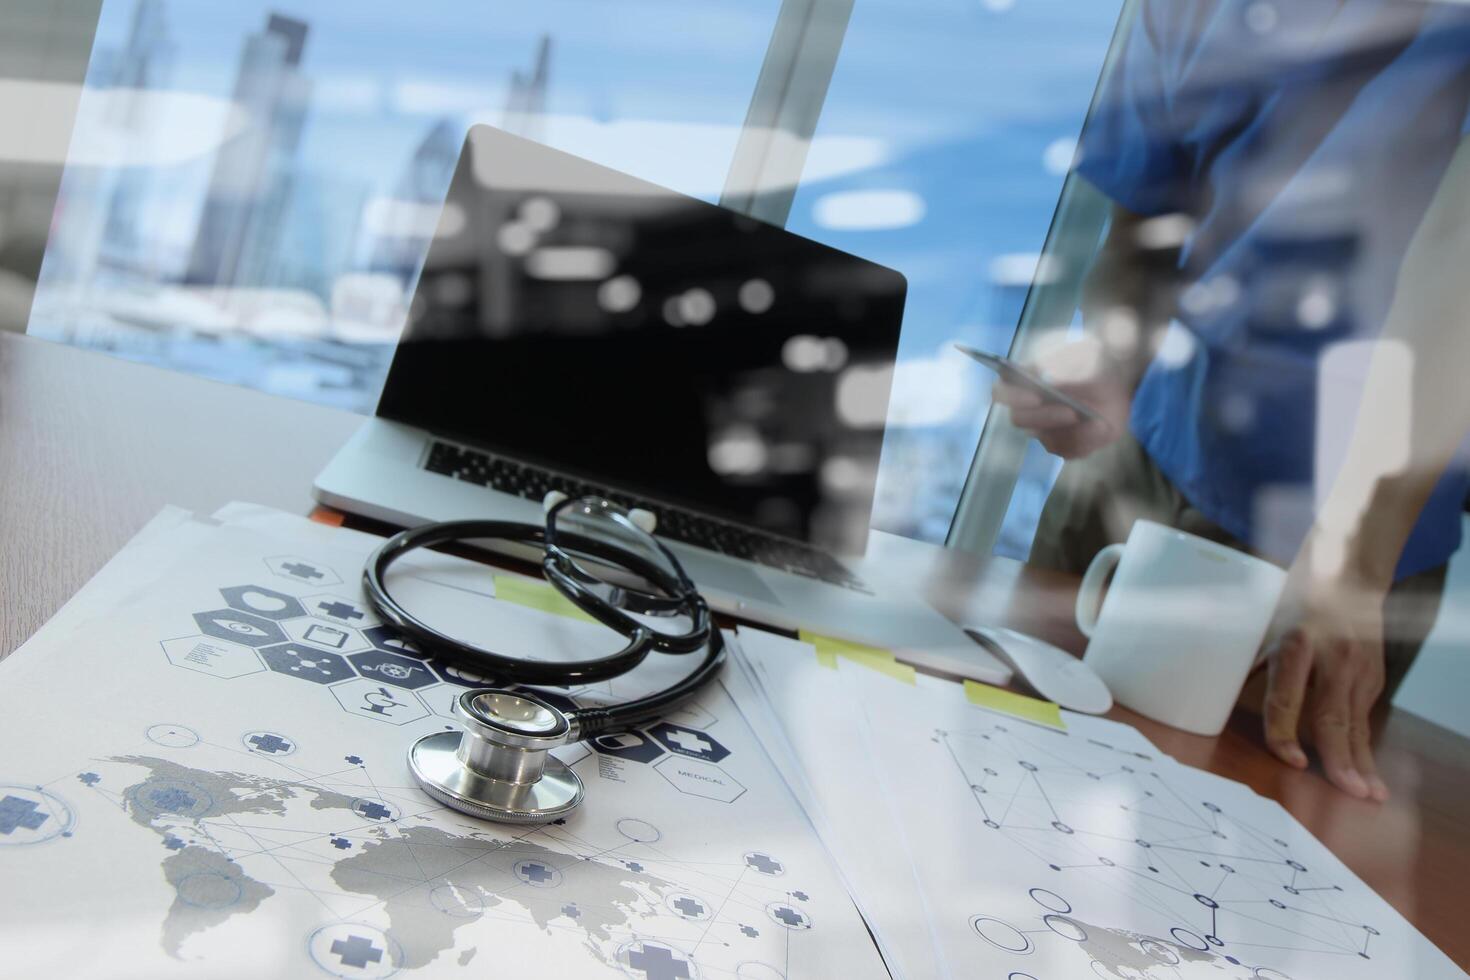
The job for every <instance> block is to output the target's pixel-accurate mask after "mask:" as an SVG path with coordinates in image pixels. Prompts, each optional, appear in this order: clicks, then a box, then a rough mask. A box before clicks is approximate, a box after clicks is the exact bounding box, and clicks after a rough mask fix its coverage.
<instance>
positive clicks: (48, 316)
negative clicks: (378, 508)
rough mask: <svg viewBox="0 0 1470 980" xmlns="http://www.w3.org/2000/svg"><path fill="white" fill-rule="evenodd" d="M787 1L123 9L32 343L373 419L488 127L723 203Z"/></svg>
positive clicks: (88, 78) (54, 245)
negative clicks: (477, 131) (478, 135)
mask: <svg viewBox="0 0 1470 980" xmlns="http://www.w3.org/2000/svg"><path fill="white" fill-rule="evenodd" d="M779 6H780V5H779V2H778V0H751V2H743V3H739V4H736V3H732V2H725V0H719V2H704V3H699V4H690V5H671V4H667V3H664V2H660V0H633V2H624V3H618V4H603V3H589V2H586V0H546V2H540V3H536V4H530V5H509V6H507V5H496V6H495V7H494V8H493V9H492V8H491V7H488V6H484V5H480V4H468V3H464V2H461V0H424V2H420V3H415V4H409V5H405V4H400V3H386V2H382V0H370V2H366V3H364V2H351V3H348V2H344V0H295V2H291V0H283V2H274V3H261V2H241V3H229V4H199V3H192V2H184V0H105V2H103V3H102V5H101V13H100V19H99V21H98V24H97V28H96V36H95V42H94V44H93V45H92V49H91V57H90V61H89V63H88V65H87V68H86V74H85V86H84V88H83V91H82V92H81V98H80V101H79V104H78V106H77V109H76V119H75V126H74V129H73V131H72V134H71V139H70V144H69V148H68V149H67V150H66V151H65V164H66V166H65V174H64V177H63V179H62V181H61V187H60V193H59V195H58V197H57V200H56V207H55V213H54V217H53V219H52V222H51V225H50V235H49V242H48V244H47V246H46V252H45V259H44V264H43V266H42V269H41V274H40V280H39V284H38V288H37V290H36V298H35V303H34V306H33V308H32V310H31V315H30V320H29V332H30V333H33V334H36V335H39V336H42V337H47V338H52V339H56V340H61V341H65V342H69V343H73V344H78V345H83V346H88V347H96V348H102V349H105V350H109V351H112V352H115V353H117V354H120V355H122V356H125V357H130V358H136V359H140V360H145V361H151V362H155V363H159V364H164V365H167V366H171V367H175V368H180V369H183V370H188V371H191V372H195V373H200V374H204V375H208V376H212V377H216V378H219V379H221V380H225V381H230V382H235V383H240V384H246V385H250V386H253V387H257V388H261V389H264V390H267V391H273V392H277V393H281V394H287V395H292V396H296V397H302V398H307V399H310V400H313V401H319V402H325V403H329V404H335V405H339V406H341V407H344V408H350V409H355V410H359V411H367V410H371V408H372V406H373V405H374V403H375V401H376V399H377V395H378V390H379V387H380V386H381V381H382V376H383V373H384V371H385V370H386V366H387V362H388V359H389V357H390V355H391V351H392V347H393V344H394V343H395V342H396V340H397V337H398V333H399V330H400V329H401V326H402V323H403V319H404V315H405V309H406V304H407V302H408V300H409V297H410V295H411V292H412V285H413V282H414V280H415V277H416V274H417V269H418V266H419V263H420V262H421V260H422V256H423V253H424V250H425V248H426V247H427V243H428V239H429V237H430V235H431V234H432V232H433V230H434V227H435V225H436V223H437V220H438V212H439V206H440V202H441V201H442V198H443V195H444V191H445V189H446V187H447V186H448V183H449V179H450V175H451V174H452V172H453V168H454V164H455V161H456V159H457V158H458V155H459V150H460V147H461V144H462V142H463V140H464V137H465V134H466V132H467V131H468V128H469V126H470V125H471V124H472V123H474V122H479V121H483V122H489V123H492V124H494V125H497V126H500V127H502V128H505V129H508V130H510V131H512V132H516V133H519V134H522V135H526V136H530V137H532V138H535V139H539V140H541V141H544V142H547V143H550V144H551V145H553V146H557V147H560V148H563V149H566V150H569V151H571V152H574V153H578V154H579V155H582V156H586V157H589V158H591V159H594V160H597V161H598V162H601V163H605V164H608V165H610V166H613V167H615V168H617V169H620V170H624V171H627V172H630V173H633V174H635V175H637V176H640V177H644V178H647V179H650V180H653V181H656V182H658V183H661V184H665V185H668V186H671V187H674V188H675V189H677V190H680V191H683V192H685V193H689V194H693V195H695V196H699V197H703V198H705V199H708V200H715V199H717V198H718V197H719V196H720V194H721V192H722V190H724V184H725V179H726V174H727V172H728V170H729V166H730V161H731V157H732V155H733V153H734V150H735V146H736V143H737V140H738V138H739V136H740V132H741V127H742V123H743V121H744V119H745V115H746V112H747V109H748V106H749V103H750V98H751V92H752V90H753V88H754V85H755V80H756V77H757V74H758V72H759V70H760V66H761V64H762V60H763V58H764V56H765V53H766V49H767V46H768V43H769V40H770V36H771V32H772V28H773V25H774V24H775V20H776V14H777V11H778V9H779Z"/></svg>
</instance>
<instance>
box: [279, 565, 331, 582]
mask: <svg viewBox="0 0 1470 980" xmlns="http://www.w3.org/2000/svg"><path fill="white" fill-rule="evenodd" d="M281 571H283V572H285V573H286V574H287V575H290V576H293V577H294V578H304V579H314V578H322V577H323V575H322V573H321V572H319V571H317V570H316V569H315V568H312V567H311V566H310V565H307V564H305V563H303V562H299V561H292V562H287V563H286V564H284V565H282V566H281Z"/></svg>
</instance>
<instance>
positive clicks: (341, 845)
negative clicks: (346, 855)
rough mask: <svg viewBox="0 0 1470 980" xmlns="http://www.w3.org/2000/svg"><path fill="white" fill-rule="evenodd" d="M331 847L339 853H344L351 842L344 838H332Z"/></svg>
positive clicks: (350, 845)
mask: <svg viewBox="0 0 1470 980" xmlns="http://www.w3.org/2000/svg"><path fill="white" fill-rule="evenodd" d="M332 846H333V847H335V848H336V849H337V850H339V851H345V850H348V849H349V848H351V847H352V841H350V840H348V839H347V838H345V837H333V838H332Z"/></svg>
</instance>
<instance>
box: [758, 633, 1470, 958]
mask: <svg viewBox="0 0 1470 980" xmlns="http://www.w3.org/2000/svg"><path fill="white" fill-rule="evenodd" d="M741 647H742V649H743V651H744V652H745V655H746V656H747V657H748V658H749V660H750V662H751V663H752V664H753V666H754V673H755V674H756V676H757V677H759V678H760V679H761V682H762V683H763V684H764V685H765V689H766V693H767V694H768V696H769V697H770V699H771V703H772V707H773V709H774V710H775V712H776V714H777V715H778V716H780V717H781V718H782V719H783V722H784V723H785V728H786V735H787V736H788V738H789V740H790V743H791V747H792V749H793V754H794V755H795V756H796V757H798V758H800V759H801V761H802V764H803V767H804V769H805V777H806V783H807V790H808V793H809V798H810V799H811V800H812V801H813V803H812V804H811V805H812V806H813V809H814V810H815V811H816V812H817V823H818V826H819V827H821V828H823V832H824V836H827V837H828V838H829V840H833V841H835V844H836V846H834V847H833V850H834V853H836V854H837V856H838V858H839V862H840V863H841V864H842V865H843V867H844V868H845V869H847V871H848V873H849V875H850V882H851V883H852V885H853V887H854V891H855V894H856V898H857V900H858V902H859V904H860V906H861V907H862V908H863V910H864V912H865V914H866V915H868V916H869V918H870V921H871V922H872V923H873V925H874V927H875V930H876V932H877V933H878V934H879V937H880V941H884V942H885V949H889V948H890V947H891V948H892V950H893V953H892V955H891V956H890V961H891V962H893V963H895V964H896V965H897V966H898V971H897V972H901V974H902V975H903V976H905V977H927V976H945V975H948V976H957V977H974V978H984V980H991V978H993V980H1074V978H1079V977H1101V978H1107V980H1165V978H1168V980H1174V978H1181V977H1182V978H1193V977H1201V978H1206V977H1207V978H1211V980H1327V978H1330V980H1382V978H1384V977H1406V978H1407V977H1414V978H1416V980H1440V978H1446V980H1448V978H1463V977H1464V974H1463V973H1462V972H1461V971H1460V970H1459V969H1457V968H1456V967H1455V966H1454V965H1453V964H1452V963H1451V962H1450V961H1449V960H1448V958H1446V957H1445V956H1444V955H1443V954H1442V953H1441V952H1440V951H1439V950H1438V949H1437V948H1435V947H1434V946H1433V945H1432V944H1431V943H1429V942H1428V941H1427V940H1425V939H1424V938H1423V937H1422V936H1420V935H1419V934H1418V933H1417V932H1416V931H1415V930H1414V929H1413V927H1412V926H1410V925H1409V923H1407V922H1406V921H1405V920H1404V919H1403V918H1402V917H1401V916H1400V915H1398V913H1396V912H1395V911H1394V910H1393V909H1392V908H1391V907H1389V906H1388V904H1387V903H1385V902H1384V901H1383V900H1382V899H1380V898H1379V897H1378V896H1377V895H1376V894H1374V893H1373V892H1372V890H1371V889H1369V888H1368V887H1367V886H1366V885H1364V884H1363V883H1362V882H1361V881H1359V880H1358V879H1357V878H1356V877H1355V876H1354V875H1353V874H1352V873H1351V872H1350V871H1349V870H1348V869H1347V868H1346V867H1344V866H1343V865H1342V863H1341V862H1340V861H1338V860H1337V858H1335V857H1334V856H1333V855H1332V854H1331V852H1329V851H1328V850H1327V849H1326V848H1325V847H1323V846H1322V845H1321V843H1320V842H1318V841H1317V840H1316V839H1315V838H1313V837H1312V836H1311V835H1310V834H1308V833H1307V832H1306V831H1305V830H1304V829H1303V828H1302V827H1301V826H1300V825H1299V824H1297V823H1296V822H1295V821H1294V820H1292V819H1291V818H1290V816H1289V815H1287V814H1286V812H1285V811H1284V810H1282V809H1281V808H1280V807H1279V806H1277V805H1276V804H1274V803H1271V802H1269V801H1266V800H1264V799H1262V798H1260V797H1258V796H1256V795H1255V794H1254V793H1252V792H1251V791H1249V790H1248V789H1247V788H1245V787H1243V786H1240V785H1239V784H1235V783H1231V782H1229V781H1227V780H1223V779H1220V778H1218V777H1215V776H1212V775H1210V774H1206V773H1201V772H1199V771H1197V770H1193V769H1190V768H1187V767H1185V766H1181V765H1179V764H1178V763H1176V762H1174V761H1172V760H1171V759H1169V758H1167V757H1165V756H1162V755H1161V754H1159V753H1158V752H1157V750H1155V749H1153V747H1152V746H1150V745H1148V743H1147V742H1145V741H1144V740H1143V739H1142V738H1141V737H1135V738H1128V737H1126V736H1123V735H1122V734H1121V733H1122V732H1129V731H1131V730H1129V729H1126V728H1123V726H1118V725H1115V724H1112V723H1109V722H1106V721H1100V720H1096V719H1090V718H1088V717H1086V716H1080V715H1072V714H1070V713H1069V714H1068V715H1067V718H1068V723H1069V730H1068V731H1067V732H1057V731H1053V730H1050V729H1046V728H1042V727H1039V726H1035V725H1029V724H1026V723H1024V722H1020V721H1015V720H1012V719H1009V718H1006V717H1004V716H1001V715H997V714H992V713H990V712H987V711H984V710H982V709H980V708H978V707H976V706H974V705H972V704H970V703H969V702H967V701H966V700H965V698H964V697H963V695H962V693H961V689H960V688H959V686H958V685H954V684H947V683H943V682H937V681H934V682H930V679H927V678H920V682H919V684H917V685H914V686H909V685H905V684H902V683H899V682H896V681H894V680H892V679H891V678H887V677H884V676H882V675H880V674H877V673H874V672H872V671H866V670H863V669H862V668H860V667H853V666H851V665H848V664H845V663H844V664H839V669H838V670H835V671H834V670H829V669H826V668H824V667H821V666H819V665H818V664H817V662H816V660H815V657H813V656H812V655H811V652H810V650H809V649H806V650H805V651H803V649H802V645H801V644H797V643H795V642H794V641H789V640H784V639H781V638H778V637H770V636H768V635H767V636H762V635H758V634H752V633H750V632H748V631H745V630H742V631H741ZM803 653H804V654H805V655H803ZM1134 734H1135V735H1136V733H1134ZM839 745H840V748H838V746H839ZM862 798H867V799H870V800H871V799H875V798H876V799H878V800H881V801H884V802H885V803H886V804H887V806H886V808H880V807H877V806H869V807H868V808H866V809H861V810H860V809H854V803H855V801H857V800H859V799H862ZM856 822H861V823H862V825H863V827H862V829H861V831H860V832H856V831H847V832H845V828H844V827H843V826H842V825H843V824H844V823H856ZM859 841H865V842H866V847H868V848H870V849H871V850H872V851H884V852H887V853H890V854H893V853H902V854H904V855H905V856H906V860H907V861H908V862H909V863H910V864H911V866H912V875H913V879H912V884H910V885H908V886H907V887H905V886H902V885H900V886H896V887H889V886H888V885H887V882H890V881H897V880H898V878H897V875H896V874H893V873H890V874H888V875H886V876H884V877H883V878H882V879H880V880H874V879H873V878H865V877H864V876H863V875H862V874H861V872H860V871H859V872H858V873H856V874H854V873H853V869H854V867H856V866H857V865H858V862H859V860H860V855H859V854H854V853H853V850H854V848H855V846H860V845H858V844H857V842H859Z"/></svg>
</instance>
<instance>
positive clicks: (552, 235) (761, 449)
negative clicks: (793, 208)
mask: <svg viewBox="0 0 1470 980" xmlns="http://www.w3.org/2000/svg"><path fill="white" fill-rule="evenodd" d="M905 289H906V286H905V281H904V279H903V277H902V276H901V275H900V274H899V273H897V272H894V271H893V270H891V269H887V268H884V267H882V266H879V265H875V264H873V263H871V262H867V261H865V260H863V259H860V258H856V257H854V256H852V255H848V254H846V253H844V252H840V251H837V250H835V249H832V248H828V247H826V246H824V245H820V244H818V243H816V242H813V241H809V240H807V239H805V238H802V237H800V236H798V235H794V234H791V233H789V232H787V231H784V230H782V229H780V228H776V227H774V226H771V225H767V224H763V223H761V222H758V221H755V220H752V219H750V218H746V217H744V216H741V215H738V214H736V213H735V212H732V211H729V210H726V209H724V208H720V207H716V206H714V205H711V204H707V203H705V202H703V201H699V200H697V199H694V198H691V197H686V196H684V195H682V194H678V193H675V192H673V191H670V190H667V189H665V188H662V187H658V186H656V185H653V184H650V183H647V182H645V181H641V180H637V179H635V178H633V177H629V176H627V175H625V174H622V173H618V172H616V171H613V170H609V169H607V168H605V167H601V166H598V165H596V164H593V163H591V162H589V161H587V160H583V159H581V158H579V157H575V156H572V155H570V154H566V153H562V152H560V151H557V150H552V149H549V148H547V147H545V146H542V145H540V144H537V143H534V142H531V141H529V140H525V139H522V138H520V137H516V136H512V135H510V134H507V133H504V132H501V131H499V130H496V129H493V128H491V127H488V126H476V127H474V128H473V129H472V130H471V131H470V134H469V137H468V139H467V140H466V143H465V148H464V150H463V152H462V153H461V156H460V160H459V165H458V168H457V170H456V172H455V175H454V179H453V181H452V184H451V187H450V190H449V194H448V197H447V199H446V202H445V205H444V210H443V212H442V214H441V216H440V221H439V226H438V231H437V232H436V235H435V238H434V241H433V242H432V244H431V245H430V248H429V252H428V256H427V258H426V260H425V265H424V270H423V274H422V276H421V278H420V280H419V285H418V289H417V292H416V294H415V296H414V299H413V302H412V304H411V308H410V314H409V322H408V326H407V328H406V330H405V333H404V336H403V339H402V341H401V343H400V344H399V347H398V350H397V353H396V354H395V356H394V359H393V364H392V367H391V369H390V372H389V375H388V380H387V383H386V385H385V387H384V390H383V395H382V400H381V402H380V403H379V405H378V414H379V415H380V416H382V417H384V418H388V419H392V420H395V421H399V422H405V423H409V424H412V425H414V426H417V427H420V428H423V429H427V430H429V431H430V432H433V433H435V434H438V435H442V436H444V437H446V438H448V439H452V440H455V441H459V442H463V443H468V444H471V445H474V446H479V447H482V448H484V449H487V450H490V451H492V452H496V453H499V454H503V455H506V456H510V457H513V458H516V459H519V460H522V461H525V462H530V463H533V464H539V465H541V466H544V467H547V468H550V469H554V470H558V471H562V472H565V473H568V474H570V475H573V476H578V477H582V478H584V479H586V480H588V481H589V482H593V483H597V484H603V485H608V486H610V487H613V488H616V489H624V490H628V491H631V492H633V493H636V494H639V495H641V496H645V497H649V498H652V499H654V500H658V501H661V502H665V503H670V504H675V505H681V506H684V507H687V508H690V509H693V510H697V511H702V512H704V513H707V514H711V515H714V516H717V517H723V518H726V519H730V520H734V521H737V522H740V523H743V524H748V525H752V526H754V527H757V528H760V529H763V530H766V531H770V532H772V533H775V534H779V535H783V536H787V537H791V538H795V539H798V540H803V541H809V542H812V543H814V544H818V545H820V546H823V547H826V548H830V549H832V550H835V551H838V552H840V553H849V554H851V553H860V552H861V551H862V548H863V546H864V544H865V542H866V536H867V529H868V521H869V518H870V516H871V511H872V504H873V488H874V484H875V482H876V479H877V472H878V457H879V451H880V448H881V446H882V442H883V424H884V420H885V418H886V415H887V410H888V396H889V387H890V382H891V380H892V370H893V364H894V358H895V355H896V353H897V349H898V335H899V326H900V322H901V320H902V315H903V305H904V295H905Z"/></svg>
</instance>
